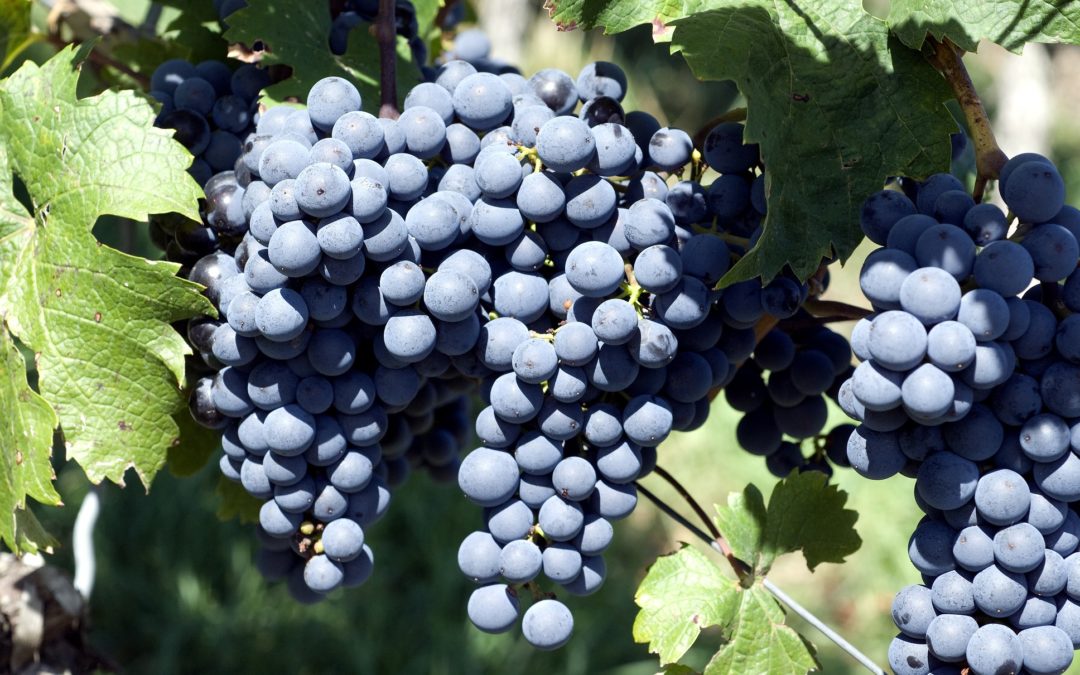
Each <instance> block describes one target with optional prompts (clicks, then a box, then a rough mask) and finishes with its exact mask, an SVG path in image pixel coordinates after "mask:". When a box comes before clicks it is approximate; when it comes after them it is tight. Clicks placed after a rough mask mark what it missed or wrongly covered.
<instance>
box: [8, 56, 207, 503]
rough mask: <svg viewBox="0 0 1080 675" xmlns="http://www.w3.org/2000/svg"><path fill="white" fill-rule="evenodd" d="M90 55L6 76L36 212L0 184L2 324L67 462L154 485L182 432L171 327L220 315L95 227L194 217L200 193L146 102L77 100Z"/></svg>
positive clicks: (12, 146)
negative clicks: (23, 354) (31, 370)
mask: <svg viewBox="0 0 1080 675" xmlns="http://www.w3.org/2000/svg"><path fill="white" fill-rule="evenodd" d="M87 51H88V46H85V47H83V48H82V49H80V50H79V51H78V52H76V51H75V50H74V49H73V48H70V47H69V48H66V49H63V50H61V51H60V52H59V53H58V54H57V55H56V56H54V57H53V58H52V59H50V60H49V61H48V62H46V63H45V64H44V65H42V66H38V65H36V64H33V63H25V64H23V66H22V67H21V68H20V69H19V70H18V71H17V72H15V74H13V75H12V76H11V77H10V78H8V79H7V80H5V81H3V82H0V147H3V148H4V150H3V156H4V164H5V165H6V166H7V169H8V170H9V171H10V172H13V173H14V174H15V175H17V176H18V177H19V179H20V180H21V181H22V183H23V184H24V185H25V186H26V191H27V192H28V193H29V196H30V200H31V202H32V206H33V213H32V214H29V213H27V212H26V210H25V209H23V208H21V207H20V208H19V209H14V208H12V206H13V202H14V201H15V200H14V199H13V198H12V197H11V183H10V181H6V182H5V183H4V184H0V261H2V262H0V316H3V319H4V323H5V325H6V328H7V330H9V331H10V332H11V333H12V334H13V335H14V336H16V337H17V338H18V339H19V340H20V341H21V342H22V343H23V344H24V345H26V347H27V348H28V349H30V350H31V351H32V352H33V353H34V355H35V359H36V362H37V368H38V378H39V379H38V387H39V393H40V394H41V396H42V397H43V399H44V400H45V401H47V402H48V403H49V404H50V405H51V406H52V408H53V410H54V411H55V412H56V415H57V418H58V419H59V422H60V426H61V428H62V431H63V435H64V440H65V444H66V448H67V454H68V456H69V457H70V458H73V459H75V460H76V461H77V462H79V464H81V465H82V467H83V469H84V470H85V471H86V474H87V476H88V477H89V478H90V480H92V481H94V482H100V481H101V480H103V479H106V478H107V479H110V480H112V481H115V482H117V483H121V484H122V483H123V475H124V472H125V471H126V470H127V469H128V468H134V469H135V472H136V474H137V475H138V476H139V478H140V480H141V481H142V482H143V483H144V484H146V485H149V482H150V480H151V479H152V478H153V476H154V474H155V473H156V472H157V471H158V470H159V469H160V468H161V467H162V466H163V465H164V463H165V456H166V452H167V450H168V448H169V446H170V445H171V444H172V443H173V441H174V439H175V438H176V437H177V427H176V424H175V422H174V421H173V419H172V414H173V412H174V411H175V410H176V409H177V408H178V407H179V406H180V405H181V404H182V398H181V390H180V388H181V386H182V383H183V378H184V355H185V354H188V353H190V350H189V348H188V347H187V345H186V344H185V342H184V340H183V338H182V337H181V336H180V335H179V334H177V333H176V331H175V330H173V328H172V327H171V326H170V325H169V324H170V323H172V322H175V321H179V320H182V319H185V318H188V317H191V316H195V315H198V314H202V313H207V312H211V311H213V310H212V307H211V306H210V304H209V302H208V301H207V300H206V299H205V298H204V297H203V296H202V295H201V294H200V293H199V286H197V285H196V284H193V283H190V282H187V281H184V280H182V279H179V278H177V277H176V276H175V274H176V271H177V270H178V265H175V264H172V263H167V262H161V261H149V260H144V259H142V258H138V257H134V256H130V255H126V254H123V253H120V252H119V251H116V250H113V249H111V248H108V247H106V246H103V245H101V244H99V243H98V242H97V241H96V240H95V239H94V237H93V235H92V233H91V229H92V228H93V226H94V223H95V221H96V220H97V219H98V217H99V216H102V215H104V214H112V215H117V216H121V217H125V218H131V219H136V220H145V219H146V217H147V216H148V215H149V214H151V213H164V212H169V211H174V212H177V213H180V214H182V215H184V216H187V217H190V218H198V211H197V200H198V197H199V194H200V190H199V187H198V185H197V184H196V183H195V181H194V180H192V179H191V177H190V176H188V175H187V173H186V171H185V169H186V168H187V166H188V164H189V163H190V162H191V156H190V154H188V153H187V151H186V150H184V148H183V146H181V145H180V144H179V143H176V142H175V141H173V140H172V139H171V138H170V136H171V133H170V132H168V131H164V130H160V129H155V128H154V127H153V119H154V112H153V109H152V108H151V107H150V104H149V103H147V102H146V101H145V100H143V99H141V98H139V97H138V96H136V95H135V94H134V93H133V92H130V91H120V92H105V93H103V94H101V95H99V96H94V97H90V98H85V99H81V100H80V99H78V98H77V96H76V92H75V88H76V84H77V81H78V77H79V65H80V64H81V63H82V61H83V59H84V58H85V56H86V53H87ZM8 170H5V171H3V172H0V173H3V174H4V175H10V173H9V171H8ZM31 216H32V217H31Z"/></svg>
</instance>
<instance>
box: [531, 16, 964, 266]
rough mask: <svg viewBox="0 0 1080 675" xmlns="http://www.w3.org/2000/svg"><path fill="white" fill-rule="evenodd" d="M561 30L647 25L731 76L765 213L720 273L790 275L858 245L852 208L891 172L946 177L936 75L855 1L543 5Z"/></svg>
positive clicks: (940, 84)
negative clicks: (755, 149)
mask: <svg viewBox="0 0 1080 675" xmlns="http://www.w3.org/2000/svg"><path fill="white" fill-rule="evenodd" d="M547 6H548V8H549V10H550V12H551V13H552V17H553V18H554V19H555V20H556V21H557V22H560V23H561V24H562V25H563V26H564V27H572V26H579V27H583V28H591V27H594V26H603V27H604V28H605V29H606V30H607V31H609V32H618V31H621V30H626V29H628V28H630V27H632V26H634V25H637V24H651V25H652V27H653V37H654V39H655V40H657V41H670V42H671V49H672V51H680V52H682V54H683V56H684V57H685V58H686V61H687V63H688V64H689V65H690V67H691V69H692V70H693V71H694V74H695V75H697V76H698V77H700V78H702V79H706V80H726V79H730V80H734V81H735V82H736V84H737V85H738V87H739V89H740V91H742V93H743V94H744V95H745V96H746V99H747V110H748V114H747V122H746V139H747V141H748V142H757V143H759V144H760V145H761V152H762V156H763V158H764V161H765V165H766V167H767V170H766V193H767V198H768V211H769V214H768V217H767V219H766V223H765V231H764V234H763V235H762V237H761V239H760V241H759V242H758V244H757V246H755V247H754V249H753V250H752V251H751V252H750V253H749V254H748V255H746V256H745V257H743V259H742V260H740V261H739V263H738V264H737V265H735V266H734V267H733V268H732V270H731V271H730V272H729V273H728V275H727V276H726V277H725V279H724V283H725V284H727V283H731V282H733V281H736V280H739V279H747V278H751V277H755V276H758V275H761V276H764V277H765V278H766V279H768V278H771V277H772V276H774V275H776V274H777V273H778V272H779V271H780V270H781V269H783V267H784V265H785V263H790V265H791V267H792V269H793V270H794V271H795V272H796V273H797V274H798V275H799V276H800V277H802V278H806V277H807V276H808V275H810V274H812V273H813V272H814V271H815V270H816V269H817V268H818V266H819V264H820V262H821V259H822V257H825V256H830V255H833V254H835V255H836V256H837V257H839V258H840V259H841V260H845V259H847V257H848V256H849V255H850V254H851V252H852V251H853V250H854V248H855V246H857V245H858V243H859V242H860V241H861V240H862V232H861V231H860V229H859V211H860V209H861V206H862V201H863V200H864V199H865V198H866V197H867V196H868V195H869V194H870V193H872V192H874V191H875V190H878V189H880V187H881V185H882V183H883V181H884V179H885V178H886V177H887V176H890V175H909V176H925V175H927V174H930V173H933V172H935V171H944V170H947V169H948V162H949V136H948V134H949V133H950V132H952V131H955V130H956V123H955V122H954V121H953V118H952V117H951V115H950V114H949V112H948V110H947V109H946V108H945V106H944V105H942V103H943V101H945V100H946V99H948V98H949V91H948V90H947V88H946V87H945V84H944V80H943V79H942V78H941V77H940V76H939V75H938V74H937V72H936V71H935V70H934V69H933V68H932V67H931V66H930V65H929V64H928V63H927V62H926V60H925V59H923V58H922V56H921V55H920V54H919V53H918V52H916V51H913V50H910V49H907V48H906V47H904V46H903V45H902V44H900V43H899V41H897V40H896V39H892V40H890V38H889V30H888V26H887V24H886V23H885V22H884V21H882V20H880V19H877V18H875V17H873V16H871V15H870V14H869V13H867V12H866V11H865V10H863V8H862V3H860V2H858V1H857V0H840V1H838V0H791V1H789V2H784V3H776V2H767V1H766V0H741V1H739V2H730V1H729V0H723V1H721V0H683V1H681V2H680V1H677V0H649V1H648V2H644V3H642V2H638V0H607V1H604V0H548V3H547Z"/></svg>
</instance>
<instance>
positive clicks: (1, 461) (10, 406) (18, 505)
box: [0, 167, 60, 552]
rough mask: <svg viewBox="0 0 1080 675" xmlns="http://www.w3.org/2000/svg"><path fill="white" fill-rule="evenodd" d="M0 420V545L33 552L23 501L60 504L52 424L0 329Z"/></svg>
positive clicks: (22, 363) (22, 362)
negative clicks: (54, 483) (1, 421)
mask: <svg viewBox="0 0 1080 675" xmlns="http://www.w3.org/2000/svg"><path fill="white" fill-rule="evenodd" d="M2 168H3V167H0V169H2ZM8 175H10V174H8ZM0 180H3V178H2V177H0ZM0 419H2V420H4V422H3V424H0V450H2V452H0V540H3V542H4V543H5V544H7V545H8V547H10V548H11V549H12V550H14V551H30V552H34V551H36V550H37V543H36V542H37V541H40V538H39V537H40V535H36V534H35V533H34V532H33V531H32V530H31V531H29V532H27V531H26V530H28V529H29V528H32V527H33V522H27V521H26V519H33V521H34V522H36V519H34V515H33V513H32V512H31V511H30V509H29V507H28V505H27V503H26V498H27V497H33V498H34V499H36V500H37V501H39V502H41V503H43V504H51V505H54V506H55V505H58V504H60V494H59V493H57V491H56V489H55V488H54V487H53V484H52V481H53V478H55V476H54V474H53V469H52V463H51V462H50V459H49V458H50V455H51V454H52V440H53V429H55V428H56V424H57V420H56V413H55V412H53V409H52V408H51V407H49V404H48V403H46V402H45V399H43V398H41V396H39V395H38V394H37V392H35V391H34V390H33V389H31V388H30V385H29V384H28V383H27V381H26V360H25V359H24V358H23V355H22V353H21V352H20V351H19V348H18V347H16V346H15V343H14V342H12V340H11V336H10V335H9V334H8V333H7V331H4V330H0ZM38 529H40V526H39V528H38Z"/></svg>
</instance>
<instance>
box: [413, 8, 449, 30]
mask: <svg viewBox="0 0 1080 675" xmlns="http://www.w3.org/2000/svg"><path fill="white" fill-rule="evenodd" d="M444 4H445V0H413V8H414V9H416V24H417V26H418V27H419V30H418V31H417V32H416V34H417V35H427V34H428V32H429V31H430V30H431V29H432V28H433V27H434V25H435V17H436V16H438V14H439V10H440V9H441V8H442V6H443V5H444Z"/></svg>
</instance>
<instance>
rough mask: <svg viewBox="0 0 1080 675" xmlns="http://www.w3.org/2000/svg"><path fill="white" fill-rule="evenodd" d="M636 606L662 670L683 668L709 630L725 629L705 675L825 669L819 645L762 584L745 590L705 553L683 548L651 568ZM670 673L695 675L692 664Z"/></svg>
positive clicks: (641, 631)
mask: <svg viewBox="0 0 1080 675" xmlns="http://www.w3.org/2000/svg"><path fill="white" fill-rule="evenodd" d="M634 601H635V602H636V603H637V605H638V607H640V608H641V609H640V611H639V612H638V615H637V617H636V618H635V620H634V639H635V640H636V641H638V642H647V643H648V645H649V651H651V652H654V653H656V654H658V655H659V657H660V664H661V665H666V664H670V663H673V662H675V661H676V660H678V659H679V658H680V657H682V656H683V655H684V654H686V652H687V650H689V649H690V647H691V646H693V644H694V642H695V641H696V640H697V638H698V635H699V634H700V633H701V631H702V630H704V629H705V628H708V627H709V626H718V627H719V628H720V631H721V633H722V634H723V638H724V643H723V644H722V645H721V647H720V649H719V651H717V653H716V654H715V655H714V656H713V658H712V660H711V661H710V662H709V664H708V665H707V666H706V668H705V674H706V675H711V674H713V673H716V674H717V675H720V674H724V675H727V674H731V675H742V674H743V673H799V672H807V671H809V670H813V669H814V668H819V667H820V666H819V665H818V663H817V661H816V659H815V657H814V652H813V647H812V646H811V645H810V644H809V643H807V642H806V641H804V640H803V639H802V638H801V637H800V636H799V634H798V633H796V632H795V631H794V630H792V629H791V628H789V627H787V626H785V625H784V612H783V610H782V609H781V608H780V606H779V604H777V602H776V600H775V599H773V597H772V596H771V595H770V594H769V593H768V591H766V590H765V589H764V587H763V586H762V585H761V583H760V582H756V583H754V584H753V585H751V586H750V587H748V588H744V587H742V586H740V585H739V584H738V582H736V581H735V580H733V579H731V578H729V577H727V576H725V575H724V573H723V572H722V571H721V569H720V568H719V567H718V566H717V565H716V564H715V563H713V561H712V560H710V559H709V558H707V557H705V554H704V553H702V552H700V551H698V550H697V549H694V548H690V547H688V546H687V547H683V548H681V549H679V550H678V551H676V552H675V553H672V554H670V555H666V556H662V557H660V558H658V559H657V561H656V562H655V563H653V565H652V567H650V568H649V571H648V573H647V574H646V575H645V578H644V579H643V580H642V581H641V585H640V586H639V587H638V590H637V593H636V594H635V596H634ZM664 672H665V673H667V672H673V673H687V672H693V671H692V670H690V669H689V668H686V667H685V666H675V667H669V668H668V669H665V671H664Z"/></svg>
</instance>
